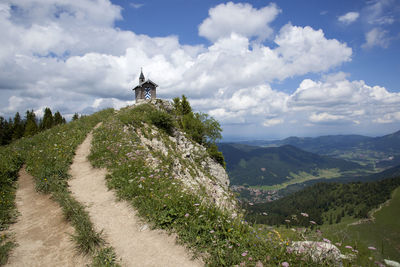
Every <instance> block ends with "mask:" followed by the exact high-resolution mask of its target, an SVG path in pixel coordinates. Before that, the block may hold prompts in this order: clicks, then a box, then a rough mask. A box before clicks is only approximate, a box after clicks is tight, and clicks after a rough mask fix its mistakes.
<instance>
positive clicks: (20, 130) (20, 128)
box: [12, 112, 25, 140]
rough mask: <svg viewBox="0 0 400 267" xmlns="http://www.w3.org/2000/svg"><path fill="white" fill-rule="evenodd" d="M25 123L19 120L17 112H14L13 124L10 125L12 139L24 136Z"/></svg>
mask: <svg viewBox="0 0 400 267" xmlns="http://www.w3.org/2000/svg"><path fill="white" fill-rule="evenodd" d="M24 131H25V125H24V122H23V121H22V120H21V116H20V115H19V112H17V113H15V116H14V120H13V125H12V140H16V139H19V138H21V137H22V136H24Z"/></svg>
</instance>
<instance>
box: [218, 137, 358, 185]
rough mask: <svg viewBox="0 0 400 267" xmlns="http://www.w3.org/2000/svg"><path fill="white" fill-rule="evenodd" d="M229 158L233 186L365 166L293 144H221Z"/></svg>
mask: <svg viewBox="0 0 400 267" xmlns="http://www.w3.org/2000/svg"><path fill="white" fill-rule="evenodd" d="M218 147H219V149H220V151H221V152H222V153H223V155H224V157H225V161H226V163H227V171H228V173H229V177H230V180H231V183H232V184H233V185H243V184H248V185H250V186H274V185H282V186H281V187H285V186H287V185H289V184H293V183H299V182H305V181H307V180H311V179H319V178H335V177H341V176H342V175H344V174H348V173H350V172H351V173H354V172H358V171H360V170H363V169H364V167H363V166H361V165H359V164H357V163H354V162H349V161H345V160H342V159H336V158H332V157H327V156H320V155H318V154H315V153H311V152H306V151H303V150H301V149H298V148H296V147H294V146H291V145H285V146H281V147H268V148H262V147H255V146H248V145H244V144H227V143H220V144H218Z"/></svg>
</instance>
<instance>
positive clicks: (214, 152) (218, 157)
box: [207, 144, 226, 169]
mask: <svg viewBox="0 0 400 267" xmlns="http://www.w3.org/2000/svg"><path fill="white" fill-rule="evenodd" d="M207 152H208V154H209V155H210V157H211V158H213V159H214V160H215V161H216V162H218V163H219V164H221V166H222V167H224V169H225V168H226V162H225V159H224V156H223V155H222V152H220V151H218V147H217V145H216V144H212V145H210V146H209V147H208V148H207Z"/></svg>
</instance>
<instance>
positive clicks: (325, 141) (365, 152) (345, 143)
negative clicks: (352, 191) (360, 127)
mask: <svg viewBox="0 0 400 267" xmlns="http://www.w3.org/2000/svg"><path fill="white" fill-rule="evenodd" d="M240 143H241V144H246V145H252V146H261V147H279V146H283V145H292V146H295V147H297V148H300V149H302V150H305V151H308V152H313V153H316V154H320V155H327V156H332V157H336V158H341V159H346V160H350V161H354V162H358V163H361V164H364V165H367V164H371V165H372V166H373V167H377V168H389V167H393V166H396V165H398V164H400V131H397V132H395V133H392V134H388V135H384V136H381V137H368V136H362V135H327V136H320V137H289V138H286V139H283V140H276V141H263V140H255V141H241V142H240Z"/></svg>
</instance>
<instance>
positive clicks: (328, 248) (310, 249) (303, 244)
mask: <svg viewBox="0 0 400 267" xmlns="http://www.w3.org/2000/svg"><path fill="white" fill-rule="evenodd" d="M288 250H289V251H293V252H294V253H297V254H306V255H309V256H310V257H311V259H312V260H313V261H314V262H322V261H326V260H328V261H330V262H332V264H334V266H342V260H341V259H342V254H341V253H340V250H339V249H338V248H337V247H336V246H335V245H333V244H330V243H327V242H316V241H295V242H293V243H292V245H291V246H290V247H288Z"/></svg>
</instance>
